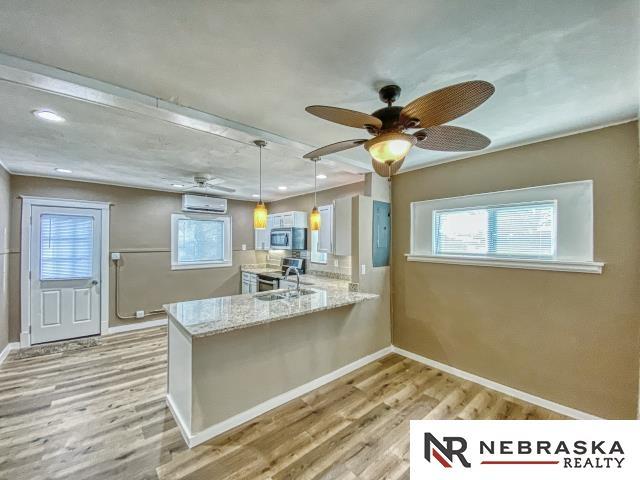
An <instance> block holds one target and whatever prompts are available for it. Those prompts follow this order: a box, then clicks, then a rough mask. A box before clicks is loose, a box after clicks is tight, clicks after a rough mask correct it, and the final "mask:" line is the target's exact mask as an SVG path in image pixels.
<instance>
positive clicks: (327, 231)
mask: <svg viewBox="0 0 640 480" xmlns="http://www.w3.org/2000/svg"><path fill="white" fill-rule="evenodd" d="M318 210H320V231H319V232H318V251H319V252H326V253H332V254H334V255H343V256H348V255H351V197H346V198H339V199H337V200H335V201H334V202H333V204H331V205H323V206H321V207H319V208H318Z"/></svg>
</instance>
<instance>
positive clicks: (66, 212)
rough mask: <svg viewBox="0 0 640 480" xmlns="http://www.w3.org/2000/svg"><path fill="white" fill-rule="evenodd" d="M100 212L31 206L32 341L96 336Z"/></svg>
mask: <svg viewBox="0 0 640 480" xmlns="http://www.w3.org/2000/svg"><path fill="white" fill-rule="evenodd" d="M101 215H102V211H101V210H99V209H91V208H67V207H49V206H37V205H34V206H32V207H31V229H30V230H31V238H30V259H29V260H30V261H29V267H30V272H29V273H30V287H31V288H30V290H31V293H30V299H29V300H30V309H29V310H30V323H31V343H32V344H35V343H43V342H52V341H56V340H63V339H69V338H77V337H86V336H89V335H97V334H99V333H100V278H101V275H100V273H101V272H100V258H101V252H100V249H101V237H102V232H101V227H102V217H101Z"/></svg>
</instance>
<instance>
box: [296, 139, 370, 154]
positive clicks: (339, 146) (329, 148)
mask: <svg viewBox="0 0 640 480" xmlns="http://www.w3.org/2000/svg"><path fill="white" fill-rule="evenodd" d="M365 142H366V140H363V139H359V140H343V141H342V142H337V143H332V144H331V145H325V146H324V147H320V148H318V149H316V150H314V151H313V152H309V153H307V154H305V155H304V156H303V157H302V158H316V157H324V156H325V155H331V154H332V153H336V152H341V151H342V150H348V149H350V148H353V147H357V146H358V145H362V144H363V143H365Z"/></svg>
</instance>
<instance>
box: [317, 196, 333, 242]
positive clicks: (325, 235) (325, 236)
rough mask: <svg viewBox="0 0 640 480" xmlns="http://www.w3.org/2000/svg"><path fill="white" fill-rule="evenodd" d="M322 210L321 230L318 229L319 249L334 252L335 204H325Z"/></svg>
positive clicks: (319, 208) (320, 208)
mask: <svg viewBox="0 0 640 480" xmlns="http://www.w3.org/2000/svg"><path fill="white" fill-rule="evenodd" d="M318 210H320V230H319V231H318V251H319V252H325V253H333V205H323V206H321V207H318Z"/></svg>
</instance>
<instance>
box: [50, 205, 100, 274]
mask: <svg viewBox="0 0 640 480" xmlns="http://www.w3.org/2000/svg"><path fill="white" fill-rule="evenodd" d="M92 276H93V217H84V216H79V215H57V214H43V215H41V216H40V280H73V279H85V278H91V277H92Z"/></svg>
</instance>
